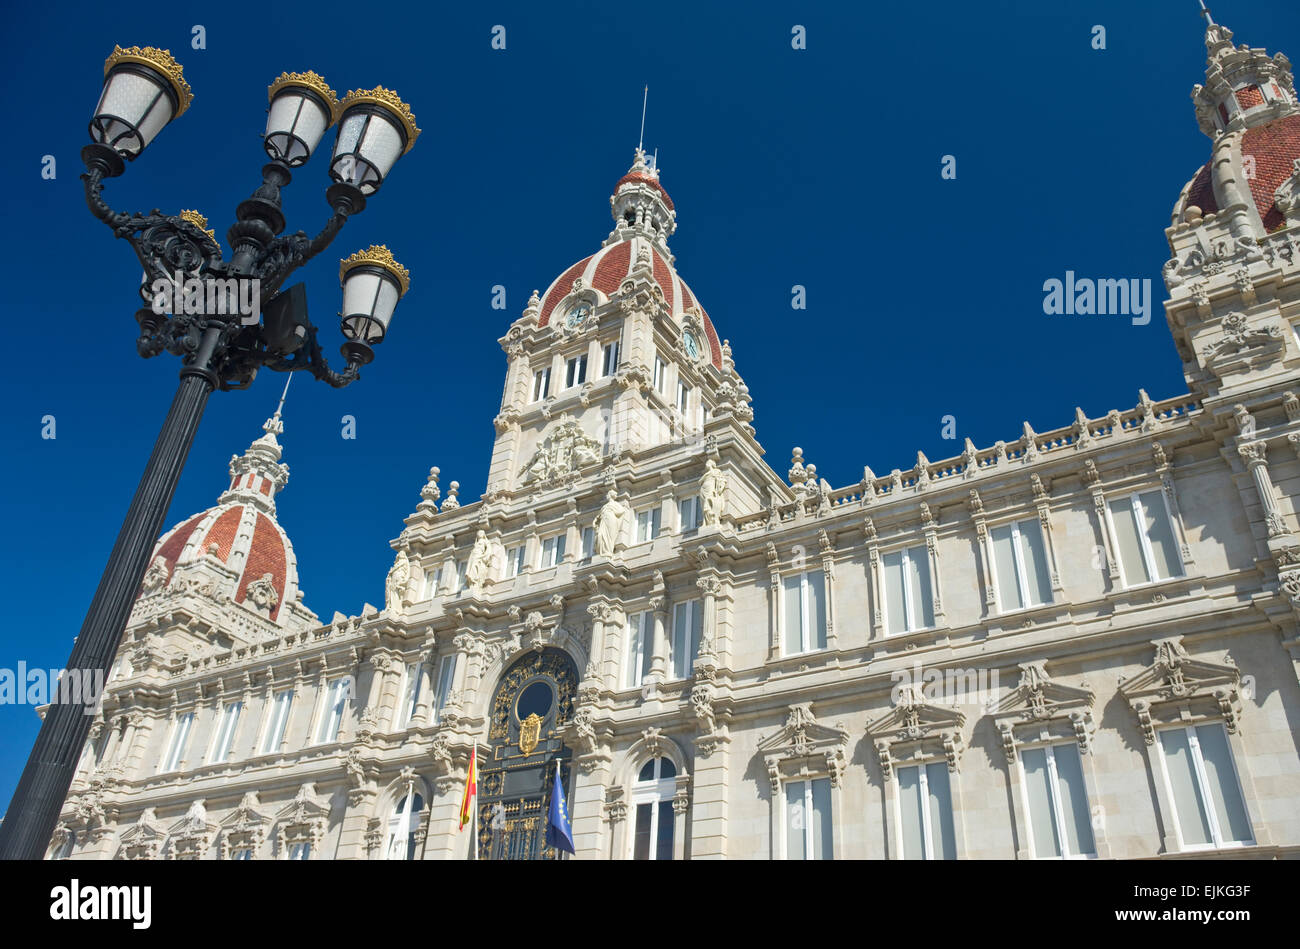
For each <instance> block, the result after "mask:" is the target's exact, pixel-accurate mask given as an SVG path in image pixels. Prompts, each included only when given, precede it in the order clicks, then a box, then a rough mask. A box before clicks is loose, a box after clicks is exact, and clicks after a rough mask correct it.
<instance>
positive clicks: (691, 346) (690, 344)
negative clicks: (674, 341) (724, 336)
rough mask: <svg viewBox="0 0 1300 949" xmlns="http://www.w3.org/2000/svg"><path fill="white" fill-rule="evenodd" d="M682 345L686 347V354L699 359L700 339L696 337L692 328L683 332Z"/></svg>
mask: <svg viewBox="0 0 1300 949" xmlns="http://www.w3.org/2000/svg"><path fill="white" fill-rule="evenodd" d="M682 345H683V346H685V347H686V354H687V355H688V356H690V357H691V358H692V359H698V358H699V356H700V341H699V340H698V339H696V338H695V334H694V333H692V332H691V331H690V330H687V331H686V332H684V333H682Z"/></svg>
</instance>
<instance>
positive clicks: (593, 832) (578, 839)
mask: <svg viewBox="0 0 1300 949" xmlns="http://www.w3.org/2000/svg"><path fill="white" fill-rule="evenodd" d="M572 773H573V779H574V780H573V793H572V796H571V798H570V800H569V817H570V820H571V822H572V827H573V850H574V854H573V856H574V857H575V858H576V859H578V860H603V859H608V857H609V845H608V843H607V842H606V839H605V834H604V825H605V820H604V816H605V815H604V811H605V782H606V781H607V780H608V779H609V762H608V761H601V762H599V763H596V764H595V765H594V766H593V767H591V770H590V772H587V771H586V770H585V769H583V768H582V767H578V766H577V765H576V764H575V766H574V768H573V772H572Z"/></svg>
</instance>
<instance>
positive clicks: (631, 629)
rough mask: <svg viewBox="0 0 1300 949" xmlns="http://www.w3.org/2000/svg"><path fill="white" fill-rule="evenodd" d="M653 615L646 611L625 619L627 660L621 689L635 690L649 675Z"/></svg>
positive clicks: (652, 639)
mask: <svg viewBox="0 0 1300 949" xmlns="http://www.w3.org/2000/svg"><path fill="white" fill-rule="evenodd" d="M654 632H655V615H654V613H652V612H650V611H649V610H646V611H645V612H644V613H633V614H631V615H630V616H628V618H627V658H626V660H625V662H624V664H623V667H624V672H623V687H624V688H626V689H637V688H640V687H641V683H642V682H644V681H645V677H646V676H648V675H649V674H650V660H651V658H652V650H653V647H654Z"/></svg>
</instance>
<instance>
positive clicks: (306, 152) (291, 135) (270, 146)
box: [264, 70, 339, 168]
mask: <svg viewBox="0 0 1300 949" xmlns="http://www.w3.org/2000/svg"><path fill="white" fill-rule="evenodd" d="M267 95H268V98H269V101H270V104H271V105H270V109H269V110H268V114H267V117H266V136H265V142H264V144H265V147H266V153H267V154H268V155H270V156H271V158H272V159H275V160H278V161H282V162H284V163H285V164H286V165H288V166H289V167H290V168H297V167H299V166H300V165H304V164H306V163H307V159H309V158H311V156H312V153H313V152H314V151H315V150H316V146H317V145H318V144H320V140H321V136H322V135H324V134H325V130H326V129H328V128H329V127H330V126H331V125H333V124H334V120H335V119H336V118H337V117H338V108H339V101H338V97H337V96H335V95H334V90H333V89H331V88H330V87H329V83H327V82H326V81H325V80H324V79H322V78H321V77H320V76H318V75H317V74H316V73H314V72H312V71H311V70H308V71H307V72H302V73H298V72H293V73H289V72H286V73H280V78H279V79H277V80H275V82H273V83H271V87H270V89H269V90H268V93H267Z"/></svg>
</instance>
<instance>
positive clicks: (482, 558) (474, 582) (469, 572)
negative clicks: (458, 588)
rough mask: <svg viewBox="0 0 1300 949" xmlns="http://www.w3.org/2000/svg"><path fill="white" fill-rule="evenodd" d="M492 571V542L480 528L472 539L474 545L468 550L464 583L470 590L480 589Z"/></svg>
mask: <svg viewBox="0 0 1300 949" xmlns="http://www.w3.org/2000/svg"><path fill="white" fill-rule="evenodd" d="M491 571H492V544H491V542H489V541H488V539H487V532H486V531H482V530H480V531H479V532H478V536H477V537H476V538H475V539H474V547H473V549H472V550H470V552H469V561H468V562H467V563H466V565H465V583H466V585H468V586H469V588H470V589H471V590H475V591H477V590H482V589H483V585H484V584H485V583H487V582H488V579H489V574H490V573H491Z"/></svg>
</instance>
